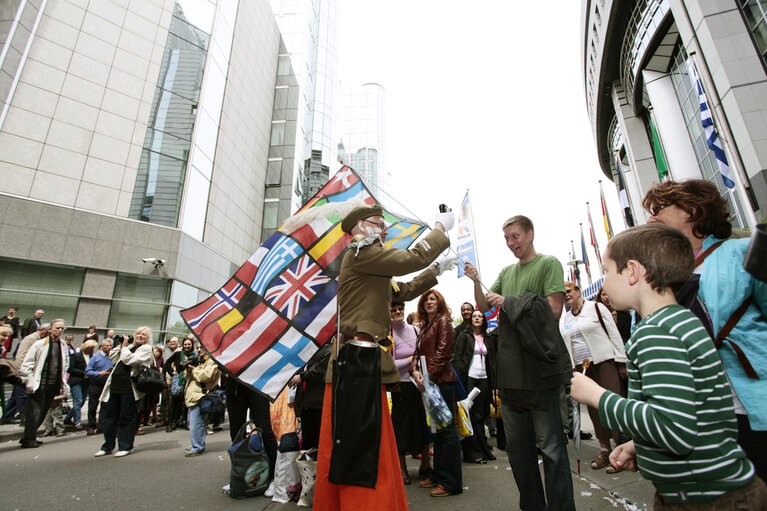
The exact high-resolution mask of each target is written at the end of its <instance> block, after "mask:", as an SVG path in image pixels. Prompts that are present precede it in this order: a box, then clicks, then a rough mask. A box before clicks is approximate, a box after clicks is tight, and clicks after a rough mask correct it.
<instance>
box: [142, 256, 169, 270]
mask: <svg viewBox="0 0 767 511" xmlns="http://www.w3.org/2000/svg"><path fill="white" fill-rule="evenodd" d="M142 261H143V262H145V263H151V264H153V265H154V267H155V268H159V267H160V266H163V265H164V264H165V263H166V262H167V259H158V258H156V257H145V258H143V259H142Z"/></svg>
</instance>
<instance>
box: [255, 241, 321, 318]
mask: <svg viewBox="0 0 767 511" xmlns="http://www.w3.org/2000/svg"><path fill="white" fill-rule="evenodd" d="M328 281H330V277H328V276H326V275H325V274H324V273H322V268H320V266H319V265H318V264H317V263H316V262H314V261H313V260H312V258H311V257H309V256H308V255H306V254H305V255H304V256H303V257H301V258H300V259H298V260H296V261H295V262H294V263H293V264H292V265H290V266H289V267H288V268H287V269H286V270H285V271H284V272H282V273H281V274H280V275H279V276H278V277H277V278H275V279H274V281H272V285H271V286H270V287H269V289H268V290H267V291H266V294H265V295H264V298H266V301H267V302H269V303H271V304H272V305H274V308H275V309H277V310H279V311H280V312H281V313H283V314H285V315H286V316H288V317H290V318H292V317H294V316H295V315H296V314H298V311H299V310H300V309H301V307H303V306H304V304H306V303H307V302H308V301H309V300H311V298H312V297H313V296H314V295H315V294H316V293H317V292H318V291H319V290H320V289H321V288H322V286H324V285H325V284H326V283H327V282H328Z"/></svg>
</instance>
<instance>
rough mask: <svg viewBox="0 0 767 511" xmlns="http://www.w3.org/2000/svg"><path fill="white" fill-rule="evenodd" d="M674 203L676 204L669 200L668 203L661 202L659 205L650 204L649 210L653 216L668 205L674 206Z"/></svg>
mask: <svg viewBox="0 0 767 511" xmlns="http://www.w3.org/2000/svg"><path fill="white" fill-rule="evenodd" d="M673 205H674V204H672V203H671V202H669V203H668V204H661V205H659V206H650V208H649V211H650V214H651V215H652V216H658V213H660V212H661V211H663V210H664V209H666V208H667V207H669V206H673Z"/></svg>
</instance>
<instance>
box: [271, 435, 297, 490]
mask: <svg viewBox="0 0 767 511" xmlns="http://www.w3.org/2000/svg"><path fill="white" fill-rule="evenodd" d="M297 452H298V435H296V433H285V435H283V437H282V439H281V441H280V444H279V446H278V447H277V461H276V463H275V465H274V496H273V497H272V502H279V503H281V504H285V503H287V502H290V501H291V500H298V498H299V495H300V493H301V475H300V474H299V473H298V465H296V459H297V458H298V456H297V454H296V453H297Z"/></svg>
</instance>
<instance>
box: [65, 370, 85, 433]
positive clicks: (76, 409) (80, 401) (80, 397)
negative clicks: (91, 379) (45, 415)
mask: <svg viewBox="0 0 767 511" xmlns="http://www.w3.org/2000/svg"><path fill="white" fill-rule="evenodd" d="M70 390H71V391H72V409H71V410H70V411H69V413H68V414H67V416H66V417H64V422H66V421H68V420H69V419H72V422H73V423H74V424H75V426H77V425H79V424H80V416H81V413H82V408H83V405H84V404H85V396H87V395H88V381H87V380H86V381H84V382H83V383H81V384H80V385H72V386H71V387H70Z"/></svg>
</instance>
